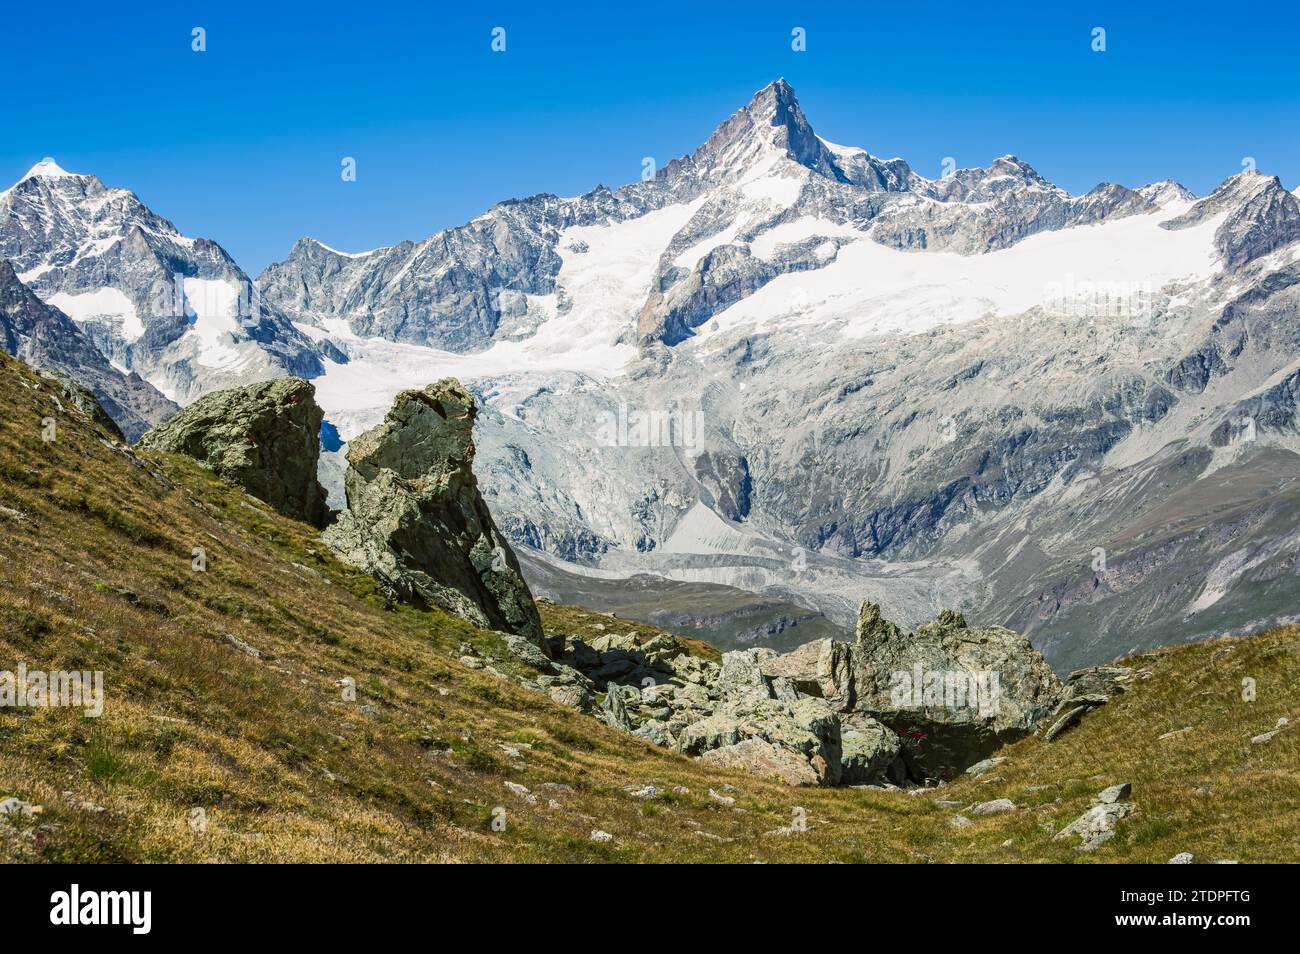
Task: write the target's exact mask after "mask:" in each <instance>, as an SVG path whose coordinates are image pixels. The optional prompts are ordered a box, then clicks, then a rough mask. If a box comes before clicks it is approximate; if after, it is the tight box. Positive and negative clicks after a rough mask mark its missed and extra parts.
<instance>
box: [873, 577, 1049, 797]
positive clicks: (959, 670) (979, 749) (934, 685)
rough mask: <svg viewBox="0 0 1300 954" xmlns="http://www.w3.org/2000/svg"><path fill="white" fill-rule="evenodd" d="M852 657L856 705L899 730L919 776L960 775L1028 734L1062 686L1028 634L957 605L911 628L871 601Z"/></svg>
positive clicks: (911, 765)
mask: <svg viewBox="0 0 1300 954" xmlns="http://www.w3.org/2000/svg"><path fill="white" fill-rule="evenodd" d="M849 658H850V659H851V660H852V667H851V670H852V676H851V684H852V691H853V697H854V698H853V704H852V709H853V710H854V711H857V712H864V713H867V714H869V715H871V716H872V717H873V718H876V719H878V720H880V721H881V722H883V723H884V724H885V725H887V726H889V727H890V728H891V729H893V730H894V731H895V732H897V733H898V734H899V736H900V737H901V738H902V740H903V758H904V760H905V761H906V762H907V764H908V768H909V772H910V774H911V775H912V777H913V778H914V779H916V780H918V781H919V780H921V779H923V778H950V777H952V776H953V775H956V774H957V773H958V772H961V771H963V770H964V769H965V768H966V767H967V766H969V765H972V764H974V763H975V762H978V761H979V760H980V759H983V758H985V757H986V756H988V755H989V754H991V753H992V752H993V751H995V750H996V749H998V748H1000V747H1001V746H1003V745H1005V744H1007V743H1008V742H1013V741H1015V740H1016V739H1018V738H1021V737H1023V736H1025V735H1028V734H1029V733H1031V732H1032V731H1033V730H1034V729H1035V727H1036V726H1037V725H1038V723H1039V722H1040V721H1041V720H1042V719H1043V718H1044V717H1045V716H1046V715H1047V714H1048V713H1049V712H1051V711H1052V708H1053V706H1055V705H1056V702H1057V698H1058V696H1059V694H1060V692H1061V683H1060V680H1059V679H1058V678H1057V676H1056V673H1054V672H1053V671H1052V668H1051V667H1050V666H1048V665H1047V661H1046V660H1044V659H1043V657H1042V655H1041V654H1039V653H1038V652H1037V651H1036V650H1035V649H1034V648H1033V647H1032V646H1031V645H1030V643H1029V640H1028V639H1026V638H1025V637H1024V636H1021V635H1020V634H1019V633H1015V632H1012V631H1011V630H1009V629H1004V628H1002V627H1001V626H985V627H977V628H971V627H968V626H967V625H966V620H965V619H964V618H963V617H962V616H961V614H960V613H956V612H953V611H952V610H944V611H943V612H942V613H940V614H939V616H938V618H936V619H935V620H934V621H933V622H932V623H928V624H926V625H925V626H921V627H919V628H918V629H917V630H916V631H915V632H913V633H903V632H901V631H900V630H898V628H897V627H895V626H894V625H893V624H892V623H888V622H886V621H884V620H883V619H882V618H881V617H880V611H879V607H875V606H873V605H872V604H869V603H868V604H865V605H864V606H863V612H862V615H861V617H860V618H859V621H858V629H857V640H856V642H855V643H854V644H853V646H852V647H851V654H850V657H849Z"/></svg>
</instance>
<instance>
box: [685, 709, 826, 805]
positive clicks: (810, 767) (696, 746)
mask: <svg viewBox="0 0 1300 954" xmlns="http://www.w3.org/2000/svg"><path fill="white" fill-rule="evenodd" d="M751 692H752V690H751ZM746 739H759V740H761V741H763V742H765V743H767V744H768V745H770V746H773V747H775V748H777V749H781V750H784V751H785V752H788V753H790V755H791V756H793V757H794V759H795V760H797V761H798V763H799V764H800V765H802V766H803V769H801V770H800V772H799V773H798V774H799V775H800V776H801V779H802V781H806V782H807V783H809V784H820V785H835V784H838V782H839V780H840V773H841V771H842V766H841V764H840V723H839V718H838V717H837V716H836V714H835V713H834V712H833V711H832V710H831V708H830V706H828V705H827V704H826V703H825V702H824V701H823V700H821V699H814V698H810V697H807V696H802V697H800V698H798V699H797V700H796V701H794V702H793V703H790V702H785V701H782V700H780V699H772V698H769V699H757V698H754V697H753V696H752V695H747V696H744V697H739V698H735V699H734V700H733V701H731V702H726V703H723V704H721V705H720V706H719V707H718V709H717V710H715V711H714V712H713V714H712V715H709V716H707V717H706V718H704V719H701V720H699V721H698V722H695V723H692V724H691V725H688V726H686V727H685V728H684V729H683V730H682V732H681V734H680V735H679V737H678V742H677V745H678V748H679V750H680V751H682V752H685V753H687V754H688V755H698V756H703V755H704V754H705V753H707V752H711V751H713V750H715V749H724V748H731V747H734V746H736V745H738V744H739V743H741V742H743V741H745V740H746ZM744 751H745V752H746V753H748V754H749V755H753V754H754V753H755V752H756V751H758V750H757V749H755V748H754V747H752V746H751V747H750V748H749V749H746V750H744ZM762 751H764V752H765V751H766V749H762ZM717 758H722V756H718V757H717ZM762 762H763V760H762V759H757V758H755V759H753V760H752V764H751V765H750V767H749V770H750V771H758V770H759V766H760V765H761V764H762ZM781 764H782V765H790V764H794V760H792V759H791V758H789V757H786V756H782V758H781ZM788 774H789V773H788V772H786V771H784V770H782V771H781V772H777V773H775V775H774V777H778V778H786V776H787V775H788Z"/></svg>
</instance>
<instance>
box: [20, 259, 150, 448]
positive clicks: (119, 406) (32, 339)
mask: <svg viewBox="0 0 1300 954" xmlns="http://www.w3.org/2000/svg"><path fill="white" fill-rule="evenodd" d="M0 350H2V351H4V352H5V353H6V354H10V355H12V356H14V357H15V358H19V359H20V360H22V361H25V362H27V363H28V364H30V365H31V366H32V367H34V368H39V369H42V370H45V371H49V372H51V373H53V374H55V375H57V376H59V377H60V378H62V379H67V380H71V381H73V382H75V383H76V384H77V385H79V386H81V387H84V388H85V389H86V390H88V391H90V393H91V394H93V395H94V396H95V400H96V402H97V403H98V404H99V405H101V406H102V407H103V408H104V411H105V413H107V414H108V416H109V417H111V418H112V419H113V421H114V426H115V427H116V428H118V429H120V431H121V433H122V434H123V435H124V436H125V437H126V439H128V440H131V441H136V440H139V439H140V436H141V435H142V434H144V432H145V431H147V430H148V429H149V428H150V427H152V426H154V425H155V424H157V423H158V422H159V421H161V420H162V419H163V418H165V417H166V416H167V415H168V414H171V413H172V412H173V411H175V410H176V405H175V404H173V403H172V402H171V401H169V400H167V399H166V398H165V397H163V396H162V394H161V393H160V392H159V391H158V389H157V388H155V387H154V386H153V385H152V384H149V383H148V382H146V381H143V380H141V378H140V376H139V375H137V374H135V373H134V372H133V373H130V374H123V373H122V372H121V371H119V370H117V369H116V368H115V367H113V365H112V364H110V363H109V361H108V359H107V358H105V357H104V356H103V355H102V354H101V353H100V352H99V350H98V349H97V348H96V347H95V345H94V344H93V343H92V342H91V340H90V339H89V338H87V337H86V336H85V335H84V334H83V333H82V331H81V329H80V328H78V327H77V325H76V324H75V323H74V322H73V321H72V320H71V319H70V318H69V317H68V316H67V315H65V314H64V313H63V312H61V311H59V309H57V308H53V307H51V306H49V305H46V304H45V303H44V302H42V301H41V300H40V299H39V298H37V297H36V295H35V294H34V293H33V292H32V291H31V290H30V289H29V288H28V287H27V286H26V285H24V284H23V283H22V282H20V281H19V280H18V276H17V275H16V274H15V273H14V269H13V266H12V265H11V264H10V263H9V262H7V261H4V260H0Z"/></svg>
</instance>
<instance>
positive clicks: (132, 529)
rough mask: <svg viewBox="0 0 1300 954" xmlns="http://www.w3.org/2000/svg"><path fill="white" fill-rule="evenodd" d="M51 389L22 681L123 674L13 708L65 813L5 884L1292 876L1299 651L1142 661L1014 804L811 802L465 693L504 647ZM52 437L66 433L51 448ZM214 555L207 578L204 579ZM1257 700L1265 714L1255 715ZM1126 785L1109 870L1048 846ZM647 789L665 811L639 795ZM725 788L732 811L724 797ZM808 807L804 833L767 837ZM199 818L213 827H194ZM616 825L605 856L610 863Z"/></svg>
mask: <svg viewBox="0 0 1300 954" xmlns="http://www.w3.org/2000/svg"><path fill="white" fill-rule="evenodd" d="M53 393H54V388H53V387H52V386H51V385H50V384H49V383H48V382H45V381H43V380H42V379H40V378H39V377H38V376H36V375H35V374H33V373H32V372H31V371H30V370H29V369H26V368H25V367H23V366H21V365H19V364H18V363H16V362H14V361H11V360H9V359H0V409H2V410H0V670H13V669H15V668H16V667H17V665H18V664H19V663H20V662H21V663H25V664H26V665H27V666H28V667H29V668H31V669H41V670H46V671H49V670H60V669H80V670H102V671H103V672H104V674H105V676H104V678H105V694H106V705H105V711H104V714H103V715H102V717H100V718H97V719H96V718H88V717H85V716H84V715H82V714H81V713H80V712H79V711H75V710H69V709H58V708H55V709H45V708H40V709H26V710H20V709H14V708H0V798H4V797H8V796H15V797H18V798H21V799H23V800H24V801H26V802H29V803H31V804H34V805H39V806H41V807H42V809H43V810H42V811H41V812H40V813H39V814H38V815H34V816H31V817H16V818H15V817H11V818H8V819H3V820H0V860H4V861H55V862H58V861H77V862H81V861H145V862H168V861H313V862H315V861H319V862H338V861H355V862H378V861H391V862H406V861H445V862H459V861H528V862H531V861H664V862H671V861H730V862H741V861H751V860H766V861H812V862H825V861H831V860H838V861H875V862H910V861H1065V862H1071V861H1160V862H1163V861H1165V860H1167V859H1168V858H1169V856H1171V855H1172V854H1174V853H1175V852H1178V851H1192V852H1194V853H1196V854H1197V856H1198V858H1203V859H1205V860H1210V859H1213V858H1233V859H1237V860H1240V861H1243V862H1248V861H1292V860H1296V859H1297V858H1300V834H1298V833H1300V797H1298V796H1297V793H1300V771H1298V768H1300V751H1298V747H1300V742H1297V739H1300V726H1296V727H1295V728H1294V729H1286V730H1284V731H1283V732H1281V733H1279V734H1278V735H1277V736H1276V737H1275V738H1274V739H1273V740H1272V741H1271V742H1268V743H1265V744H1252V743H1251V742H1250V741H1249V739H1250V737H1251V736H1253V735H1256V734H1258V733H1260V732H1263V731H1265V730H1267V729H1271V728H1272V727H1273V725H1274V723H1275V722H1276V721H1277V719H1278V718H1279V717H1282V716H1286V717H1289V718H1293V719H1294V718H1296V717H1297V716H1300V705H1297V699H1298V698H1300V689H1297V687H1300V652H1298V650H1300V630H1297V629H1295V628H1292V629H1287V630H1279V631H1276V632H1273V633H1269V634H1266V635H1263V636H1260V637H1255V638H1251V639H1245V640H1235V641H1221V642H1217V643H1211V644H1205V645H1198V646H1188V647H1182V648H1179V649H1176V650H1171V651H1168V652H1162V653H1156V654H1153V655H1149V656H1144V657H1141V658H1140V659H1138V660H1136V663H1137V664H1139V665H1142V666H1144V667H1146V668H1148V669H1150V670H1151V671H1152V674H1153V675H1152V678H1151V679H1150V680H1148V681H1146V682H1144V683H1142V684H1141V685H1140V686H1139V687H1138V688H1137V689H1135V690H1134V691H1132V692H1131V693H1130V694H1129V695H1127V696H1126V697H1124V698H1122V699H1120V700H1119V701H1117V702H1115V703H1112V704H1111V705H1109V706H1107V707H1105V708H1104V709H1102V710H1100V711H1098V712H1096V713H1094V714H1092V715H1090V716H1088V717H1087V719H1085V721H1084V722H1083V724H1082V725H1081V726H1080V727H1079V728H1077V729H1075V730H1074V731H1072V732H1070V733H1067V734H1066V735H1064V736H1062V737H1061V738H1060V739H1058V740H1057V741H1056V742H1054V743H1052V744H1044V743H1042V742H1040V741H1038V740H1036V739H1029V740H1025V741H1023V742H1021V743H1019V744H1017V745H1015V746H1012V747H1011V748H1009V749H1008V750H1007V751H1006V752H1005V753H1003V754H1006V755H1008V756H1009V757H1010V760H1009V761H1008V762H1007V763H1006V764H1004V765H1002V766H1000V767H999V770H998V774H1000V775H1002V776H1005V779H1006V780H1005V781H1002V782H997V783H994V784H989V785H985V784H980V783H979V782H977V781H974V780H962V781H959V782H957V783H954V784H952V785H950V786H947V787H945V788H943V789H939V790H933V791H926V792H923V793H920V794H908V793H902V792H885V791H874V790H830V791H827V790H821V791H819V790H807V789H801V790H794V789H790V788H787V787H784V786H782V785H779V784H775V783H769V782H763V781H759V780H756V779H751V778H747V777H745V776H741V775H735V774H730V773H726V772H722V771H716V770H709V769H707V768H706V767H704V766H702V765H700V764H699V763H696V762H694V761H691V760H689V759H686V758H683V757H681V756H677V755H674V754H672V753H670V752H667V751H665V750H662V749H658V748H655V747H653V746H651V745H649V744H647V743H643V742H641V741H639V740H636V739H632V738H630V737H628V736H626V735H623V734H621V733H618V732H615V731H613V730H610V729H608V728H606V727H605V726H603V725H601V724H600V723H598V722H597V721H596V720H594V719H592V718H590V717H588V716H583V715H581V714H579V713H576V712H572V711H570V710H567V709H563V708H560V707H557V706H555V705H553V704H552V703H551V702H550V701H549V700H547V699H545V698H544V697H542V696H540V695H538V694H535V693H530V692H527V691H525V690H523V689H520V688H518V687H516V686H515V685H514V684H513V683H509V682H504V681H501V680H498V679H496V678H494V677H492V676H491V675H488V674H485V673H483V672H480V671H474V670H470V669H466V668H465V667H463V666H462V665H461V664H460V663H459V661H458V659H457V657H458V656H459V652H458V647H459V646H460V644H461V643H462V642H469V643H473V644H474V645H475V646H477V647H478V648H479V649H480V650H481V651H482V652H484V653H487V654H491V655H495V656H496V657H497V659H498V662H497V663H496V665H497V666H498V667H499V668H502V669H509V668H510V666H511V663H509V662H507V661H506V656H505V653H504V652H503V651H502V649H501V642H500V639H499V637H498V636H496V635H495V634H493V633H490V632H485V631H482V630H477V629H475V628H473V627H471V626H469V625H467V624H465V623H464V622H462V621H460V620H458V619H455V618H453V617H450V616H448V615H446V614H444V613H440V612H437V611H430V612H423V611H417V610H414V609H412V608H410V607H405V606H389V605H386V604H385V601H384V600H383V599H382V598H381V597H380V596H379V595H378V594H377V593H376V591H375V588H374V586H373V585H372V583H371V582H370V580H369V579H368V578H366V577H365V576H363V575H362V574H360V573H357V572H356V571H353V570H351V569H349V568H346V567H344V566H342V565H340V564H338V563H337V562H336V561H334V560H333V559H332V558H331V557H330V556H329V555H328V554H327V552H326V551H325V549H324V548H323V547H322V546H321V545H320V543H319V539H318V536H317V535H316V533H315V532H314V531H312V530H311V528H309V527H307V526H305V525H302V524H297V523H294V522H292V521H289V520H286V519H283V518H281V517H279V516H278V515H276V514H274V513H271V512H269V510H268V508H266V507H265V506H264V505H262V504H260V503H258V502H257V501H254V500H251V499H250V498H248V497H247V496H246V495H244V494H243V493H241V492H239V491H237V490H235V489H234V488H232V487H230V486H228V485H225V484H223V483H221V482H220V481H218V480H216V479H215V478H213V477H212V476H211V475H210V474H208V473H206V472H204V471H203V470H202V469H200V468H199V467H198V466H197V465H195V464H194V463H193V462H190V461H187V460H184V459H181V458H172V457H167V458H162V457H156V456H153V455H139V456H137V455H135V454H133V453H131V452H127V451H124V450H123V449H121V448H117V447H112V446H109V445H107V444H105V443H104V442H102V441H101V440H100V438H101V436H102V435H101V434H99V433H98V432H97V431H96V429H95V428H94V427H93V426H92V425H91V424H90V423H89V422H88V421H87V420H86V419H85V418H84V417H82V416H80V415H79V414H78V413H77V412H75V411H72V410H68V411H66V412H62V413H61V412H59V411H57V410H56V408H55V405H54V400H53V398H52V394H53ZM46 416H54V417H56V419H57V420H58V439H57V440H56V441H54V442H52V443H46V442H44V441H42V439H41V420H42V418H44V417H46ZM195 547H203V548H204V550H205V551H206V554H207V561H208V568H207V571H206V572H198V571H195V570H193V569H192V568H191V560H192V552H193V549H194V548H195ZM543 615H544V618H545V620H546V623H547V626H548V628H549V629H550V630H551V631H552V632H574V633H579V634H583V633H586V634H587V635H594V632H595V631H598V630H594V627H595V626H596V625H597V624H599V625H604V626H607V627H617V628H618V629H619V630H620V631H625V630H626V629H635V628H642V627H637V626H636V625H635V624H631V623H627V622H626V621H623V620H612V619H611V618H609V617H605V616H602V615H600V614H592V613H587V612H585V611H582V610H579V609H576V608H568V607H552V606H544V607H543ZM228 635H229V636H234V637H236V638H237V639H238V640H241V641H243V642H244V643H246V644H248V645H249V646H251V647H254V648H255V649H256V650H257V651H258V652H259V653H260V654H261V656H260V657H254V656H252V655H250V654H249V653H247V652H245V651H243V650H242V649H240V648H238V646H236V645H235V644H234V643H232V642H231V641H230V640H229V639H228V638H227V636H228ZM695 651H698V652H701V653H706V654H707V653H709V652H710V651H711V650H710V648H709V647H707V646H702V645H697V646H696V647H695ZM1245 677H1251V678H1253V679H1255V680H1256V681H1257V685H1258V698H1257V700H1256V701H1254V702H1245V701H1243V700H1242V698H1241V682H1242V679H1243V678H1245ZM343 679H352V680H355V685H356V699H355V701H352V700H348V699H345V698H344V693H343V691H342V689H341V688H340V686H339V681H340V680H343ZM1184 726H1191V727H1192V728H1193V731H1192V732H1188V733H1184V734H1182V735H1179V736H1175V737H1174V738H1173V739H1171V740H1168V741H1164V742H1161V741H1157V737H1158V736H1160V735H1161V734H1163V733H1165V732H1168V731H1170V730H1173V729H1180V728H1183V727H1184ZM1119 781H1127V782H1131V783H1132V784H1133V786H1134V801H1135V804H1136V806H1137V811H1136V813H1135V814H1134V815H1133V816H1132V817H1131V818H1130V819H1128V820H1126V821H1125V822H1123V823H1122V826H1121V830H1120V837H1118V838H1117V839H1116V840H1115V841H1113V842H1112V843H1111V844H1110V845H1108V846H1106V847H1105V848H1103V849H1102V850H1101V851H1098V852H1096V853H1095V854H1089V855H1085V854H1082V853H1080V852H1077V851H1074V850H1072V849H1071V848H1070V847H1069V846H1067V845H1063V844H1060V843H1056V842H1053V841H1052V840H1051V837H1050V833H1049V831H1048V830H1047V829H1048V828H1051V829H1052V830H1056V829H1059V828H1061V827H1062V826H1064V825H1065V824H1066V823H1068V822H1069V821H1070V820H1072V819H1073V818H1074V817H1075V816H1076V815H1077V814H1078V813H1079V812H1080V811H1082V810H1083V809H1084V808H1086V807H1087V805H1088V804H1089V801H1090V798H1091V796H1092V794H1093V793H1094V792H1096V791H1097V790H1099V789H1100V788H1102V787H1104V786H1105V785H1109V784H1111V783H1114V782H1119ZM506 782H513V783H518V784H521V785H524V786H526V787H527V788H528V789H530V790H531V792H532V793H534V794H535V795H536V801H535V802H531V801H530V800H529V799H528V798H526V797H523V796H520V795H516V794H514V793H512V792H511V791H510V790H509V789H508V788H507V787H506V785H505V783H506ZM546 783H554V784H559V785H562V786H567V788H563V789H550V788H547V787H546ZM631 784H637V785H641V784H654V785H655V786H657V787H658V789H659V790H660V792H661V796H660V797H659V798H657V799H655V800H653V801H643V800H638V799H634V798H631V797H630V796H629V795H628V794H627V792H626V790H625V786H627V785H631ZM726 785H731V786H734V790H729V791H727V792H726V793H725V794H726V796H727V797H729V798H734V799H735V804H734V805H728V804H724V803H722V802H720V801H718V800H716V799H714V798H713V797H711V796H710V794H709V790H710V789H711V788H712V789H714V790H715V791H719V792H722V790H723V787H724V786H726ZM675 786H680V787H682V788H685V789H689V791H687V792H681V793H675V792H674V791H673V789H674V787H675ZM65 793H68V794H66V795H65ZM1002 796H1006V797H1010V798H1011V799H1013V800H1014V801H1015V802H1016V803H1017V804H1018V805H1020V806H1022V807H1021V808H1020V810H1018V811H1017V812H1015V813H1012V814H1008V815H999V816H993V817H989V818H985V819H983V820H976V823H975V825H974V827H973V828H969V829H965V830H956V829H954V828H952V827H951V826H950V825H949V819H950V818H951V816H952V815H953V814H955V813H956V812H958V811H960V810H961V809H960V808H945V807H943V806H940V805H938V804H936V800H937V799H940V798H944V799H951V800H954V801H958V802H961V803H963V804H968V803H971V802H975V801H982V800H986V799H990V798H995V797H1002ZM552 800H553V801H554V804H552ZM796 807H798V808H803V809H805V810H806V813H807V819H808V825H809V830H808V831H807V832H804V833H801V834H793V835H772V834H766V833H769V832H772V831H773V830H775V829H777V828H780V827H782V826H786V825H789V824H790V821H791V818H792V815H793V812H794V809H795V808H796ZM98 809H102V810H98ZM196 809H201V810H202V811H203V813H204V815H205V817H206V825H198V824H192V814H193V813H194V812H195V810H196ZM494 810H495V811H497V813H498V817H500V810H504V813H505V814H504V819H505V826H504V830H496V829H495V828H494V826H493V824H492V822H493V818H494ZM498 827H499V826H498ZM196 828H198V829H199V830H196ZM594 829H600V830H603V831H606V832H609V833H610V834H612V835H613V841H611V842H608V843H599V842H594V841H592V840H590V837H589V836H590V833H591V832H592V830H594ZM1008 840H1009V841H1010V846H1009V847H1003V843H1004V842H1007V841H1008Z"/></svg>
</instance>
